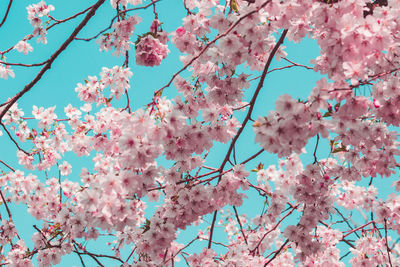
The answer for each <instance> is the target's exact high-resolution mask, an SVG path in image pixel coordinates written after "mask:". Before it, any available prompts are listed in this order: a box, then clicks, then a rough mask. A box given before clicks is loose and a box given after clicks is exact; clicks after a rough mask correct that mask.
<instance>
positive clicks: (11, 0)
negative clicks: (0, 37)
mask: <svg viewBox="0 0 400 267" xmlns="http://www.w3.org/2000/svg"><path fill="white" fill-rule="evenodd" d="M12 2H13V0H10V1H9V2H8V6H7V10H6V14H4V17H3V20H2V21H1V22H0V28H1V26H3V24H4V22H6V19H7V16H8V13H9V12H10V9H11V5H12Z"/></svg>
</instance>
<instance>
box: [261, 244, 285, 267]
mask: <svg viewBox="0 0 400 267" xmlns="http://www.w3.org/2000/svg"><path fill="white" fill-rule="evenodd" d="M287 243H289V239H286V241H285V243H283V244H282V246H281V247H280V248H279V249H278V250H277V251H276V252H275V253H274V256H273V257H272V258H271V259H270V260H269V261H267V262H266V263H265V264H264V267H265V266H267V265H268V264H270V263H271V261H273V260H274V259H275V258H276V257H277V256H278V255H279V253H281V251H282V249H283V248H284V247H285V246H286V244H287Z"/></svg>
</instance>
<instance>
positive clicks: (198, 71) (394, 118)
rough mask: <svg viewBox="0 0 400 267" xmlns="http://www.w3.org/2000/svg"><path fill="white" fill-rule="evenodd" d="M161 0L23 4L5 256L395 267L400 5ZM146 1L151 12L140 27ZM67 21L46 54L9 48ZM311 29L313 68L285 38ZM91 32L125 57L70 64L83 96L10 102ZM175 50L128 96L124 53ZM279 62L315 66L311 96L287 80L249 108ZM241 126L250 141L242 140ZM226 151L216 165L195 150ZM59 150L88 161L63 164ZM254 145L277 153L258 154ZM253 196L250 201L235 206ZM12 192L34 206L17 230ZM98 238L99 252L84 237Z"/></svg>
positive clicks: (4, 215) (12, 259)
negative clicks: (71, 6) (294, 91)
mask: <svg viewBox="0 0 400 267" xmlns="http://www.w3.org/2000/svg"><path fill="white" fill-rule="evenodd" d="M163 1H166V0H145V1H142V0H111V1H105V0H97V1H93V2H94V3H92V5H91V6H88V7H87V8H86V9H84V10H81V11H79V12H77V13H74V14H70V16H69V17H67V18H55V17H53V15H52V12H54V10H56V9H57V6H56V5H54V6H53V5H52V4H50V3H46V2H45V1H41V2H35V3H32V4H30V5H28V6H27V8H26V10H27V18H28V21H29V23H30V24H31V26H32V32H31V33H30V34H29V35H27V36H25V37H23V38H21V39H20V40H19V41H18V42H17V43H15V44H14V45H13V46H11V47H8V48H7V47H6V48H5V47H0V56H1V59H0V60H1V61H0V78H2V79H9V80H11V79H19V76H18V70H19V69H29V70H30V71H31V72H32V73H34V75H33V76H32V77H33V78H32V80H31V81H30V82H29V83H26V84H25V85H24V86H23V87H22V88H19V91H18V92H17V93H16V94H10V92H9V91H7V90H6V89H5V88H2V95H5V96H6V98H7V99H6V100H5V101H4V102H3V103H2V104H0V125H1V134H2V137H1V138H2V140H3V142H5V141H7V142H11V143H12V144H13V145H14V146H15V148H16V155H15V156H16V158H17V159H18V164H17V163H16V164H11V163H10V162H12V161H11V159H10V157H11V156H10V154H11V155H12V156H14V155H13V153H9V152H8V151H4V150H2V152H1V155H0V157H1V158H0V165H1V171H2V173H1V176H0V197H1V199H0V201H1V206H0V217H1V218H0V219H1V226H0V250H1V256H0V264H1V265H2V266H36V265H38V266H52V265H56V264H58V263H60V262H62V261H63V259H64V258H65V257H66V255H69V254H71V255H74V256H75V257H76V260H77V262H78V263H81V264H82V266H295V265H299V266H345V265H346V264H351V265H352V266H400V244H398V242H397V241H398V240H399V239H397V238H398V237H399V235H398V234H399V231H400V196H399V194H398V193H397V192H398V191H399V190H400V181H399V180H398V178H397V175H398V173H397V168H399V167H400V165H399V163H398V162H397V159H398V155H399V154H400V151H399V141H398V128H397V127H399V124H400V93H399V92H400V90H399V85H400V76H399V70H400V65H399V64H400V45H399V44H400V35H399V34H400V1H398V0H388V1H385V0H375V1H371V0H346V1H345V0H297V1H290V0H289V1H280V0H230V1H227V0H226V1H225V0H183V1H182V2H179V5H180V8H184V10H185V12H186V16H184V17H183V18H176V19H177V20H179V23H180V26H179V27H177V28H176V29H175V30H173V31H167V30H166V29H167V25H165V24H164V22H163V21H162V20H161V19H160V17H161V16H160V14H161V13H162V12H163V10H162V9H159V8H158V7H159V5H160V4H161V3H162V2H163ZM3 2H8V4H6V5H4V8H3V9H4V10H2V11H1V12H3V13H2V15H1V16H2V17H0V27H12V25H11V26H10V25H8V24H7V23H6V22H7V20H8V19H9V18H10V17H11V16H13V14H12V12H10V10H11V9H12V6H13V5H14V4H15V3H13V0H9V1H3ZM48 2H50V1H48ZM100 8H107V9H110V10H112V12H113V14H114V15H113V17H111V18H104V20H106V19H107V20H108V21H107V23H109V26H107V27H105V28H104V29H102V30H101V31H99V32H92V35H91V36H89V37H86V36H87V35H85V34H87V31H85V34H82V31H83V30H84V29H86V27H87V24H88V23H89V22H90V21H91V20H92V19H93V18H95V17H96V15H97V14H96V12H98V10H99V9H100ZM147 10H151V11H152V16H154V17H153V18H152V22H151V23H150V24H148V25H145V28H146V29H147V31H142V32H138V31H137V28H138V26H139V25H140V24H143V23H145V22H144V19H143V15H142V13H143V12H145V11H147ZM146 14H147V13H146ZM169 15H171V14H169ZM72 21H78V22H77V26H76V27H75V28H74V30H73V32H72V33H70V34H66V35H65V39H64V40H62V42H61V45H60V46H59V48H58V49H57V50H55V51H52V52H51V55H50V56H49V57H48V58H47V59H45V60H44V61H42V62H39V63H25V62H17V61H13V56H12V55H13V54H12V53H13V52H16V51H17V52H19V53H22V54H24V55H26V54H31V53H35V51H34V47H33V46H32V43H33V42H35V41H36V42H38V43H41V44H40V45H46V44H47V42H52V41H53V40H50V39H49V40H48V38H47V32H49V31H57V29H59V28H60V27H61V25H64V24H67V23H70V22H72ZM27 23H28V22H27ZM3 38H7V37H6V36H4V37H3ZM306 39H307V40H309V39H313V40H314V41H315V42H316V43H318V46H319V48H320V53H319V56H317V57H316V58H313V59H312V60H311V61H310V62H309V64H308V65H306V64H300V63H298V62H296V61H295V60H292V58H293V57H294V56H295V55H291V54H290V53H288V52H287V51H286V49H285V46H284V44H285V43H295V44H300V43H301V42H302V41H304V40H306ZM86 42H96V43H97V48H98V49H99V53H112V55H114V56H115V57H117V58H120V59H121V61H122V62H121V64H119V65H116V66H107V67H106V65H107V64H106V63H105V64H104V65H105V67H103V68H102V69H101V70H99V74H98V75H97V76H93V75H94V73H82V80H81V82H79V83H77V85H76V87H75V88H71V90H72V91H73V89H75V90H74V93H76V95H77V96H78V97H79V99H80V101H81V104H80V106H74V105H72V104H69V105H67V106H65V107H61V108H60V107H58V106H57V107H56V106H50V107H42V106H41V105H40V103H31V106H32V110H26V109H23V108H21V107H19V106H18V104H19V102H20V101H21V100H22V99H25V98H27V97H28V96H27V93H28V92H29V93H30V94H34V93H35V88H36V87H37V84H38V82H39V81H41V80H43V79H46V75H48V73H50V72H52V71H53V70H52V69H51V67H52V65H53V64H56V63H57V61H58V60H59V56H60V55H61V54H63V53H65V51H67V50H68V49H70V47H71V45H72V44H73V45H76V46H79V45H80V44H82V43H86ZM0 46H1V44H0ZM173 50H175V51H177V50H179V53H172V52H171V51H173ZM173 56H176V57H178V56H179V60H180V61H181V63H182V67H180V66H177V68H176V69H175V70H171V73H169V74H168V75H169V80H167V81H165V84H164V86H162V87H160V88H145V86H146V85H142V86H143V90H151V91H152V92H153V97H152V98H150V99H148V102H147V103H148V104H147V105H146V106H144V107H141V108H133V107H132V105H131V102H132V99H131V98H130V97H129V95H128V91H129V89H130V87H131V83H132V82H134V81H135V73H134V70H133V68H132V66H144V67H146V68H147V71H148V72H149V73H150V75H156V73H157V68H158V66H160V65H162V64H163V61H164V60H165V59H166V58H168V57H173ZM276 61H279V62H281V63H282V64H283V65H282V66H281V67H276V68H273V67H272V65H273V64H274V62H276ZM38 69H39V71H38ZM288 69H290V70H293V69H304V70H306V71H308V72H311V73H314V74H315V75H319V79H318V81H317V82H316V83H315V84H313V85H311V86H310V88H309V91H310V92H311V93H310V94H309V95H308V96H307V97H306V98H304V99H296V98H295V97H293V96H292V95H291V94H290V91H288V93H287V94H285V93H282V94H281V95H280V96H279V98H278V99H277V100H276V102H275V108H274V109H272V110H270V111H268V110H265V113H264V114H262V115H261V116H259V117H258V118H257V117H255V112H254V110H255V108H256V107H257V106H260V105H261V106H262V105H263V101H265V99H263V98H260V95H261V94H260V93H261V92H262V91H265V90H273V88H269V86H268V80H269V77H270V75H271V73H272V72H274V73H276V72H280V71H284V70H288ZM286 73H288V78H287V79H290V71H288V72H286ZM86 77H87V78H86ZM282 82H284V81H282ZM301 82H302V81H301V79H299V80H298V83H301ZM175 89H176V90H177V92H178V93H177V95H176V96H175V97H173V98H167V97H166V94H167V92H168V91H171V90H175ZM31 114H32V115H31ZM248 129H250V130H251V131H253V133H254V135H253V136H251V135H250V134H248ZM250 136H251V137H250ZM254 136H255V137H254ZM239 140H244V142H247V143H248V144H252V145H249V146H248V148H247V149H243V147H241V149H239V148H238V143H239V142H240V141H239ZM223 145H224V146H223ZM221 147H223V155H224V156H223V157H222V158H221V160H220V161H216V160H215V159H210V158H209V157H208V156H209V154H210V153H213V151H215V150H216V149H218V150H220V149H221ZM306 147H307V149H306ZM310 148H311V149H310ZM319 151H325V152H326V153H321V152H319ZM67 154H73V155H74V156H75V157H77V158H79V159H82V160H86V159H89V160H88V161H87V162H88V164H87V166H86V167H84V168H80V169H79V170H76V169H75V168H79V167H75V166H74V161H71V160H69V159H68V157H67ZM265 154H272V155H276V158H277V159H278V161H276V162H275V163H274V164H271V165H269V166H268V165H265V163H266V162H263V161H261V160H260V158H261V157H262V155H265ZM305 155H310V156H309V157H304V156H305ZM268 164H269V163H268ZM74 169H75V171H78V172H77V173H80V174H79V175H71V172H72V170H74ZM50 173H56V174H55V175H54V176H53V175H49V174H50ZM75 173H76V172H75ZM378 177H380V178H378ZM382 181H383V182H382ZM387 183H392V187H393V190H392V191H391V193H390V194H389V193H388V191H387V190H385V189H383V188H382V185H384V184H387ZM247 198H249V199H247ZM250 199H251V200H250ZM249 201H250V206H252V207H256V206H257V207H262V211H260V212H257V214H256V215H255V216H253V215H250V214H251V212H250V210H247V209H241V207H245V205H246V203H247V205H249ZM14 204H19V205H22V206H23V207H25V208H26V210H27V212H28V213H29V214H30V215H31V216H33V217H34V218H35V219H36V220H37V223H36V224H34V225H29V226H27V225H24V226H23V227H30V228H32V231H33V232H32V233H33V234H32V235H31V236H30V237H26V236H21V235H20V231H21V229H20V227H18V225H17V223H16V222H14V220H13V206H12V205H14ZM149 207H153V208H154V212H150V213H149V212H148V209H149ZM253 213H254V212H253ZM217 228H219V229H222V230H223V231H221V232H222V233H218V234H217V233H216V231H217V230H216V229H217ZM181 233H187V234H188V235H190V236H191V239H188V240H185V241H184V242H182V241H181V239H180V235H181ZM105 236H106V237H107V238H108V240H111V241H110V242H109V244H108V245H107V249H106V250H105V251H103V252H102V253H97V252H93V251H91V250H90V249H88V247H87V245H88V244H91V243H96V242H102V241H100V240H101V239H102V238H104V237H105ZM28 239H29V242H28ZM28 243H29V244H32V245H29V244H28Z"/></svg>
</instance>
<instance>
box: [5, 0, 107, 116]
mask: <svg viewBox="0 0 400 267" xmlns="http://www.w3.org/2000/svg"><path fill="white" fill-rule="evenodd" d="M104 1H105V0H99V1H97V3H96V4H95V5H93V7H92V8H91V9H90V11H89V12H88V13H87V14H86V17H85V18H84V19H83V21H82V22H81V23H80V24H79V25H78V27H76V28H75V30H74V31H73V32H72V34H71V35H70V36H69V37H68V39H67V40H66V41H65V42H64V43H63V44H62V45H61V46H60V47H59V48H58V49H57V51H56V52H55V53H54V54H53V55H52V56H51V57H50V59H49V60H48V62H47V63H46V65H45V66H44V67H43V68H42V69H41V70H40V72H39V73H38V75H37V76H36V77H35V78H34V79H33V80H32V81H31V82H30V83H29V84H27V85H26V86H25V88H24V89H23V90H22V91H20V92H19V93H18V94H16V95H15V96H14V97H13V98H12V99H11V101H10V102H9V103H8V104H7V105H6V106H5V108H4V109H3V110H2V112H1V113H0V121H1V120H2V119H3V117H4V115H5V114H6V112H7V111H8V110H9V109H10V108H11V106H12V105H13V104H14V103H15V102H17V100H18V99H20V98H21V97H22V96H23V95H24V94H26V93H27V92H28V91H29V90H31V89H32V87H33V86H34V85H35V84H36V83H37V82H38V81H39V80H40V79H41V78H42V76H43V74H45V72H46V71H48V70H49V69H50V68H51V64H52V63H53V62H54V60H55V59H56V58H57V57H58V56H59V55H60V54H61V53H62V52H63V51H64V50H65V49H66V48H67V47H68V45H69V44H70V43H71V42H72V41H73V40H74V38H75V37H76V35H77V34H78V33H79V32H80V31H81V30H82V28H83V27H84V26H85V25H86V24H87V22H88V21H89V20H90V18H91V17H93V16H94V14H95V13H96V10H97V9H98V8H99V7H100V6H101V5H102V4H103V3H104Z"/></svg>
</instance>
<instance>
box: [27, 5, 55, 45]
mask: <svg viewBox="0 0 400 267" xmlns="http://www.w3.org/2000/svg"><path fill="white" fill-rule="evenodd" d="M26 9H27V11H28V20H29V22H30V23H31V24H32V26H33V27H34V30H33V36H40V38H39V39H37V42H40V41H41V42H42V43H43V44H46V43H47V39H46V34H47V31H46V29H45V28H44V27H43V25H42V17H46V16H48V15H49V13H50V11H53V10H54V6H53V5H47V4H46V2H44V1H40V2H39V3H37V4H32V5H29V6H28V7H27V8H26Z"/></svg>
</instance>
